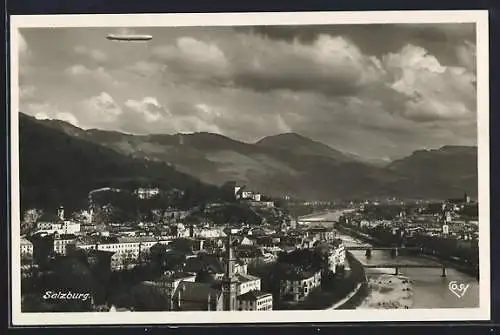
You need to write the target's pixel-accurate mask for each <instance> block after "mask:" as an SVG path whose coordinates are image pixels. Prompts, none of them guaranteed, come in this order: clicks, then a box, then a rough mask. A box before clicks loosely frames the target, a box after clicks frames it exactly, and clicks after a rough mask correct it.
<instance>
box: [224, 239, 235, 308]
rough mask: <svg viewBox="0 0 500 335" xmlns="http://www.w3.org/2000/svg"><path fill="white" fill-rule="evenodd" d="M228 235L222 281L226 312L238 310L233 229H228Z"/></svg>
mask: <svg viewBox="0 0 500 335" xmlns="http://www.w3.org/2000/svg"><path fill="white" fill-rule="evenodd" d="M225 233H226V235H227V241H226V243H227V244H226V257H227V262H226V273H225V275H224V278H223V280H222V294H223V298H224V302H223V306H224V310H225V311H234V310H236V292H237V285H238V283H237V281H236V278H235V276H234V266H235V263H236V257H235V256H234V250H233V244H232V239H231V229H226V231H225Z"/></svg>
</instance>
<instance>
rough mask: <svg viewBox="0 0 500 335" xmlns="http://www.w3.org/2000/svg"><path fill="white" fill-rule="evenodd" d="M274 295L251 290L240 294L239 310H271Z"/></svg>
mask: <svg viewBox="0 0 500 335" xmlns="http://www.w3.org/2000/svg"><path fill="white" fill-rule="evenodd" d="M272 309H273V296H272V294H271V293H265V292H261V291H249V292H247V293H245V294H242V295H240V296H238V299H237V310H239V311H271V310H272Z"/></svg>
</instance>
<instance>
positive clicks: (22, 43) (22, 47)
mask: <svg viewBox="0 0 500 335" xmlns="http://www.w3.org/2000/svg"><path fill="white" fill-rule="evenodd" d="M17 36H18V40H17V47H18V50H19V54H20V55H26V54H27V53H28V43H26V40H25V39H24V36H23V34H21V33H18V34H17Z"/></svg>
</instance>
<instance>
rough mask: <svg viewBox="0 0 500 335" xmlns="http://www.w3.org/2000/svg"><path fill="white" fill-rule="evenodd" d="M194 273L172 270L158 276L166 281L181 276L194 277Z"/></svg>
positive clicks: (180, 277)
mask: <svg viewBox="0 0 500 335" xmlns="http://www.w3.org/2000/svg"><path fill="white" fill-rule="evenodd" d="M194 276H196V274H194V273H192V272H174V273H165V274H164V275H163V276H161V277H160V280H164V281H168V280H177V279H182V278H190V277H194Z"/></svg>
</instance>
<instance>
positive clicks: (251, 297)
mask: <svg viewBox="0 0 500 335" xmlns="http://www.w3.org/2000/svg"><path fill="white" fill-rule="evenodd" d="M264 297H272V294H271V293H266V292H262V291H250V292H247V293H245V294H242V295H239V296H238V298H237V299H238V300H245V301H256V300H258V299H261V298H264Z"/></svg>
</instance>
